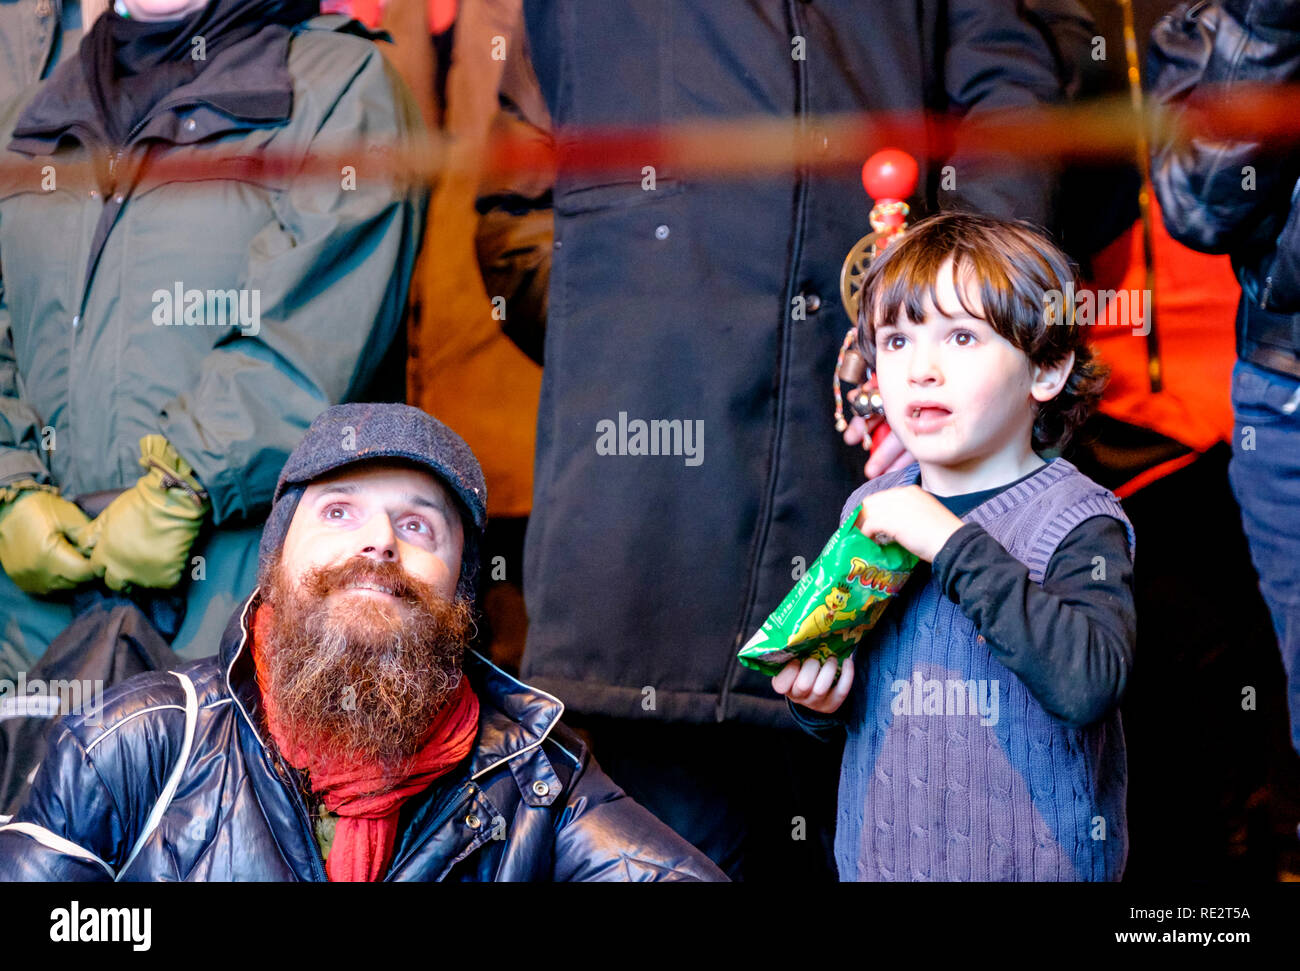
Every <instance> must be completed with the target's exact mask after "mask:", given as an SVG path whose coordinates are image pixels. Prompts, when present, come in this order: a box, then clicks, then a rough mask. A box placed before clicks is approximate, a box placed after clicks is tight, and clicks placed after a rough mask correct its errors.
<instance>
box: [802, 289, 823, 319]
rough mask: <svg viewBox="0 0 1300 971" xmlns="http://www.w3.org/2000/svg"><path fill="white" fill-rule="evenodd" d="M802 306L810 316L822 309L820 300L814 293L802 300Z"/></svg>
mask: <svg viewBox="0 0 1300 971" xmlns="http://www.w3.org/2000/svg"><path fill="white" fill-rule="evenodd" d="M804 305H805V306H806V307H807V308H808V312H809V313H810V314H815V313H816V312H817V311H819V310H821V309H822V298H821V297H819V296H818V295H817V294H815V293H810V294H808V297H807V299H806V300H804Z"/></svg>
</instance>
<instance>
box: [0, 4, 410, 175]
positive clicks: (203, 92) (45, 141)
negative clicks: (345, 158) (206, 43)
mask: <svg viewBox="0 0 1300 971" xmlns="http://www.w3.org/2000/svg"><path fill="white" fill-rule="evenodd" d="M326 20H330V21H336V22H337V23H336V24H335V25H334V26H335V29H337V30H340V31H342V32H345V33H352V34H357V35H358V36H361V37H366V38H372V39H373V38H375V37H383V36H386V35H383V34H375V33H372V32H371V31H369V30H367V29H366V27H365V25H363V24H361V23H360V22H359V21H355V20H348V18H346V17H339V16H331V17H317V18H313V20H311V21H304V22H303V23H304V24H306V23H315V24H321V25H324V24H323V21H326ZM301 27H302V24H299V25H295V27H294V28H292V30H294V31H296V30H299V29H301ZM86 73H87V72H86V67H85V63H84V55H82V56H78V57H74V58H69V59H68V60H66V61H64V62H63V63H62V64H60V65H59V66H58V67H57V68H56V69H55V70H54V72H53V73H52V74H51V75H50V77H49V79H48V81H47V82H46V83H45V84H44V85H43V86H42V87H41V88H40V89H39V91H38V92H37V94H36V95H35V96H34V97H33V98H32V99H31V100H30V101H29V102H28V103H27V105H26V107H25V108H24V109H23V111H22V113H21V114H20V115H19V116H18V119H17V121H16V123H15V125H14V130H13V139H12V141H10V143H9V148H10V149H11V150H13V151H16V152H21V153H23V154H25V155H33V156H35V155H48V154H52V153H53V151H54V150H55V149H56V148H57V147H58V145H59V144H60V143H61V142H62V141H63V140H64V139H68V138H71V139H75V140H76V141H79V142H81V143H82V144H83V145H85V144H94V143H99V144H103V143H104V142H105V135H104V132H103V123H102V121H101V119H100V118H99V116H98V112H97V110H96V108H95V101H94V98H93V97H92V94H91V90H90V83H89V81H88V80H87V77H86ZM182 107H184V108H196V107H199V108H207V109H209V110H207V111H191V112H187V113H186V117H185V118H184V119H182V117H181V116H180V114H178V113H177V112H176V111H174V110H173V109H176V108H182ZM292 107H293V78H292V77H291V75H290V73H289V70H288V67H287V66H286V62H285V48H284V45H283V44H265V43H263V42H262V41H261V39H260V38H259V37H257V36H256V35H254V36H252V37H247V38H244V39H243V40H240V41H237V42H235V43H233V44H231V45H229V46H227V47H223V48H221V49H219V50H217V51H216V52H214V53H213V55H212V59H211V63H210V64H208V65H207V66H206V67H205V68H204V69H203V70H202V71H200V72H199V73H198V75H197V76H196V77H195V78H193V80H191V81H188V82H187V83H185V84H182V85H180V86H179V87H177V88H176V89H175V90H174V91H172V92H171V93H170V94H167V95H164V96H163V97H162V98H161V99H160V100H159V101H158V102H157V103H156V104H154V106H153V107H152V108H150V109H149V111H148V112H147V113H146V114H145V117H144V119H143V120H142V121H141V123H140V124H139V125H137V126H136V129H135V131H133V132H132V134H131V136H130V137H129V138H128V139H127V142H126V144H127V145H131V144H134V143H136V142H140V141H144V140H146V139H160V140H163V141H167V142H172V143H175V144H177V145H188V144H193V143H195V142H199V141H202V140H203V139H205V138H210V137H212V136H214V135H217V134H220V133H222V132H225V131H229V130H231V129H232V128H242V127H251V126H257V125H276V124H283V123H284V122H286V121H287V120H288V118H289V115H290V112H291V111H292ZM190 120H192V121H193V124H189V123H188V122H189V121H190Z"/></svg>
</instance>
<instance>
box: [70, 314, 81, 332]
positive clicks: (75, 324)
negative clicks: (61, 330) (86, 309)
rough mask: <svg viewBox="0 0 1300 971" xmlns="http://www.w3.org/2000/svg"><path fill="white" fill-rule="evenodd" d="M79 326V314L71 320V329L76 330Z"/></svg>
mask: <svg viewBox="0 0 1300 971" xmlns="http://www.w3.org/2000/svg"><path fill="white" fill-rule="evenodd" d="M80 326H81V314H77V315H76V316H75V317H73V318H72V329H73V330H76V329H77V328H78V327H80Z"/></svg>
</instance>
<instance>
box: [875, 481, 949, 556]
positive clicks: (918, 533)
mask: <svg viewBox="0 0 1300 971" xmlns="http://www.w3.org/2000/svg"><path fill="white" fill-rule="evenodd" d="M854 525H855V526H857V527H858V529H860V530H862V532H863V533H865V534H866V535H867V536H868V537H869V538H871V539H873V540H876V541H877V542H880V541H882V540H885V541H887V540H889V539H892V540H894V541H895V542H897V543H899V544H900V545H902V546H905V547H906V548H907V549H909V550H911V551H912V552H913V553H915V554H916V555H917V556H919V557H920V558H921V559H923V560H927V561H929V562H933V561H934V558H935V557H936V556H938V555H939V551H940V550H941V549H943V544H944V543H946V542H948V538H949V537H950V536H952V534H953V533H955V532H957V530H959V529H961V527H962V525H963V523H962V521H961V520H960V519H958V518H957V517H956V516H954V515H953V514H952V513H950V512H949V511H948V510H947V509H945V508H944V507H943V504H942V503H941V502H939V500H938V499H936V498H935V497H934V496H932V495H930V494H929V493H928V492H926V491H925V490H924V489H922V488H921V487H920V486H918V485H910V486H902V487H900V488H897V489H885V490H884V491H883V492H877V493H876V494H875V495H871V496H867V498H866V500H865V502H864V503H863V507H862V512H861V513H860V514H859V516H858V520H857V522H856V523H854ZM877 537H880V538H879V539H877Z"/></svg>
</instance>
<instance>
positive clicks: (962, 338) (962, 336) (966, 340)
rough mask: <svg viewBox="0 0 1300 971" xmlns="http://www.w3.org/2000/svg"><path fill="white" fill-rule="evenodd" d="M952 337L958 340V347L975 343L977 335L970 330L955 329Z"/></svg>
mask: <svg viewBox="0 0 1300 971" xmlns="http://www.w3.org/2000/svg"><path fill="white" fill-rule="evenodd" d="M952 337H953V340H954V341H956V342H957V346H958V347H968V346H969V345H971V344H974V343H975V335H974V334H972V333H971V332H970V331H968V330H959V331H955V332H954V333H953V335H952Z"/></svg>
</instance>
